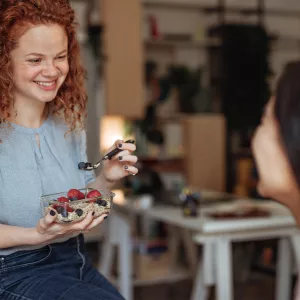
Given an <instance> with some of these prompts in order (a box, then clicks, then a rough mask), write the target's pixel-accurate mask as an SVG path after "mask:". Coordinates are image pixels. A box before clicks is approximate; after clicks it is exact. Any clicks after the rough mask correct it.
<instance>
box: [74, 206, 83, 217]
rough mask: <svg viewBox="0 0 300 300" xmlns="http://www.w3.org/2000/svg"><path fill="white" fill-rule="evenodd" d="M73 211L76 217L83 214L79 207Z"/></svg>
mask: <svg viewBox="0 0 300 300" xmlns="http://www.w3.org/2000/svg"><path fill="white" fill-rule="evenodd" d="M75 212H76V214H77V215H78V217H81V216H82V214H83V210H82V209H80V208H79V209H76V210H75Z"/></svg>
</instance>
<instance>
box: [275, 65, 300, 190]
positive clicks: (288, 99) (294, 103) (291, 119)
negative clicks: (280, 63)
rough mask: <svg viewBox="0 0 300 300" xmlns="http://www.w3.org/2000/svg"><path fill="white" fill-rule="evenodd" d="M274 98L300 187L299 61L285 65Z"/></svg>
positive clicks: (288, 154)
mask: <svg viewBox="0 0 300 300" xmlns="http://www.w3.org/2000/svg"><path fill="white" fill-rule="evenodd" d="M275 97H276V101H275V117H276V119H277V121H278V123H279V129H280V133H281V137H282V139H283V143H284V146H285V148H286V152H287V156H288V158H289V161H290V163H291V167H292V169H293V171H294V174H295V177H296V180H297V183H298V185H299V186H300V61H296V62H291V63H288V64H287V65H286V67H285V69H284V71H283V74H282V75H281V77H280V78H279V80H278V83H277V88H276V94H275ZM274 163H276V162H274Z"/></svg>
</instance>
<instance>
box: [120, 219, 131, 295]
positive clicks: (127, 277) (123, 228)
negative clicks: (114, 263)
mask: <svg viewBox="0 0 300 300" xmlns="http://www.w3.org/2000/svg"><path fill="white" fill-rule="evenodd" d="M118 219H119V220H118V223H119V239H120V250H119V262H120V267H119V274H120V277H119V287H120V293H121V294H122V295H123V297H124V298H125V299H126V300H133V282H132V251H131V231H130V228H131V226H130V220H129V219H128V218H126V216H124V217H121V216H119V218H118Z"/></svg>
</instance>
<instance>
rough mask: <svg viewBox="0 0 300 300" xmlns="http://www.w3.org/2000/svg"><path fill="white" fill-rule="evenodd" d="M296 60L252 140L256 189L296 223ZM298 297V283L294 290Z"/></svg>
mask: <svg viewBox="0 0 300 300" xmlns="http://www.w3.org/2000/svg"><path fill="white" fill-rule="evenodd" d="M299 78H300V62H293V63H290V64H288V65H287V67H286V68H285V70H284V72H283V74H282V75H281V77H280V78H279V80H278V83H277V87H276V91H275V95H274V96H273V97H272V98H271V99H270V100H269V102H268V104H267V106H266V108H265V112H264V115H263V117H262V120H261V124H260V126H259V127H258V128H257V130H256V132H255V135H254V137H253V141H252V150H253V154H254V157H255V161H256V165H257V169H258V173H259V182H258V191H259V193H260V194H261V195H262V196H264V197H267V198H272V199H274V200H276V201H278V202H280V203H282V204H284V205H285V206H287V207H288V208H289V209H290V211H291V212H292V214H293V216H294V218H295V221H296V223H297V225H298V226H299V225H300V84H299ZM294 299H295V300H300V286H299V284H298V288H296V291H295V298H294Z"/></svg>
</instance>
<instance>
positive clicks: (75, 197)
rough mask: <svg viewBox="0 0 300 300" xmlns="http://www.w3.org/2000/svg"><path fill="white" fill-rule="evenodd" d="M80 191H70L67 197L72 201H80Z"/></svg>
mask: <svg viewBox="0 0 300 300" xmlns="http://www.w3.org/2000/svg"><path fill="white" fill-rule="evenodd" d="M80 193H81V192H80V191H79V190H76V189H70V190H69V191H68V193H67V197H68V199H69V200H70V201H75V200H78V197H79V195H80Z"/></svg>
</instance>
